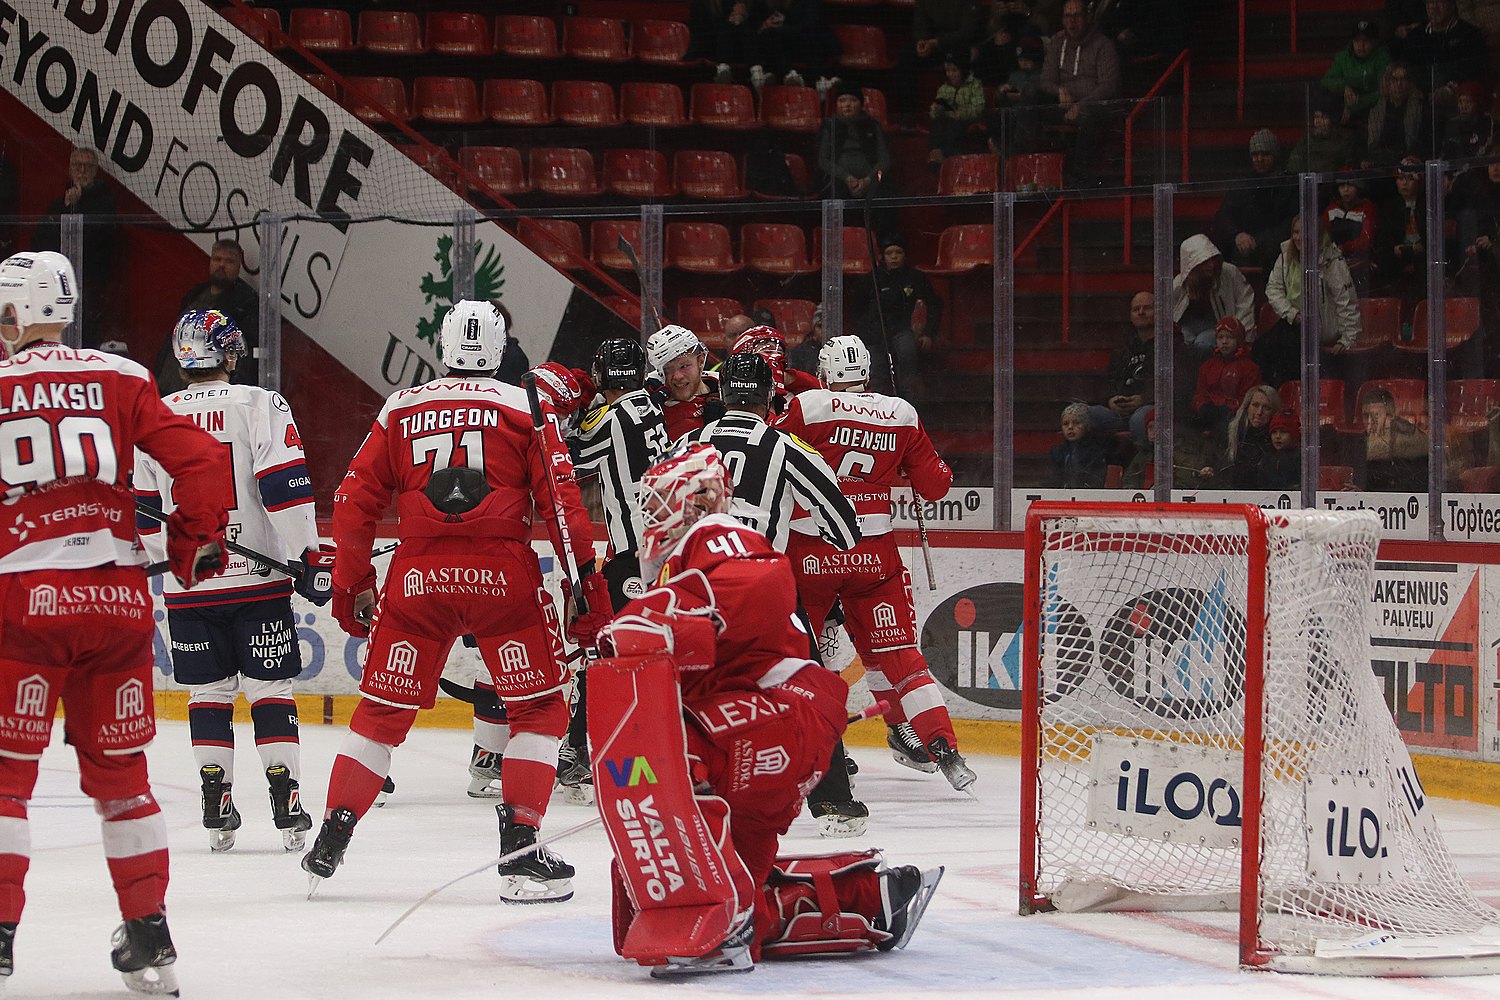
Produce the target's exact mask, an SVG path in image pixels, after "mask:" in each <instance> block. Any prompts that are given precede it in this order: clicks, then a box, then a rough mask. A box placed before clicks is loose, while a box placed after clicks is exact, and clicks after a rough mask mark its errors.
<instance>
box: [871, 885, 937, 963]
mask: <svg viewBox="0 0 1500 1000" xmlns="http://www.w3.org/2000/svg"><path fill="white" fill-rule="evenodd" d="M943 870H944V869H943V868H942V866H941V865H940V866H938V867H937V868H931V869H928V870H927V871H925V872H924V871H922V870H921V869H920V868H918V867H917V866H916V865H902V866H901V867H899V868H891V869H889V870H888V871H883V872H881V873H880V916H879V917H878V918H877V919H876V920H875V927H876V928H877V929H879V930H883V931H887V932H889V933H890V935H891V938H890V940H888V941H882V942H881V943H880V944H878V945H876V946H875V949H876V950H877V951H891V950H893V949H895V948H905V947H906V942H908V941H910V940H911V936H912V934H913V933H915V932H916V929H917V923H918V921H920V920H921V919H922V914H923V913H925V912H927V904H928V903H930V902H932V894H933V893H935V892H937V887H938V882H940V881H942V878H943Z"/></svg>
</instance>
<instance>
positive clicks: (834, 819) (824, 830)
mask: <svg viewBox="0 0 1500 1000" xmlns="http://www.w3.org/2000/svg"><path fill="white" fill-rule="evenodd" d="M867 826H868V823H867V822H866V818H865V817H864V816H852V817H845V816H819V817H818V836H820V837H826V838H828V839H829V840H841V839H843V838H845V837H858V836H861V835H863V834H864V832H865V829H866V828H867Z"/></svg>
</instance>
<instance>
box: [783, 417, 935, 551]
mask: <svg viewBox="0 0 1500 1000" xmlns="http://www.w3.org/2000/svg"><path fill="white" fill-rule="evenodd" d="M776 427H777V429H778V430H783V431H786V432H787V433H789V434H795V435H797V437H799V438H801V439H802V440H803V441H805V442H807V443H808V444H810V445H812V447H814V448H816V449H817V450H818V453H819V454H820V455H822V456H823V459H824V461H826V462H827V463H828V464H829V465H830V466H832V467H833V471H834V472H836V473H837V474H838V477H839V489H841V490H842V491H843V493H844V496H846V497H848V498H849V502H850V503H852V504H853V505H854V510H855V511H856V512H857V513H858V514H859V530H860V534H861V535H863V536H864V537H866V538H868V537H870V536H872V535H880V534H884V533H885V532H888V531H890V530H891V487H892V486H902V485H905V483H906V479H907V478H909V479H910V480H911V486H912V488H913V489H914V490H916V492H917V493H918V495H920V496H922V497H923V498H925V499H927V500H940V499H942V497H943V496H944V495H945V494H947V492H948V488H949V487H950V486H952V485H953V470H952V469H950V468H948V463H947V462H944V461H943V460H942V458H941V457H940V456H939V455H938V453H937V449H936V448H934V447H933V446H932V439H931V438H929V437H928V436H927V432H926V431H925V430H923V428H922V421H921V419H920V418H919V417H918V416H917V411H916V410H915V409H914V408H913V407H912V405H911V404H910V403H908V402H907V401H906V400H904V399H898V398H896V397H895V396H885V395H882V394H880V393H878V392H834V391H832V390H830V389H809V390H808V391H807V392H801V393H798V394H797V395H796V396H793V397H792V400H791V403H790V405H789V406H788V407H787V411H786V413H785V414H784V415H783V416H782V418H781V419H780V420H779V421H777V423H776ZM903 473H905V476H904V477H903V475H902V474H903ZM792 530H793V531H798V532H802V533H804V534H817V527H816V526H815V525H814V524H813V522H812V519H811V518H810V517H805V516H804V517H799V518H798V519H797V520H795V521H793V522H792Z"/></svg>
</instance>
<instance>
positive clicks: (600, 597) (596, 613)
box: [568, 562, 615, 646]
mask: <svg viewBox="0 0 1500 1000" xmlns="http://www.w3.org/2000/svg"><path fill="white" fill-rule="evenodd" d="M581 572H582V574H583V579H581V580H579V581H578V585H579V587H581V588H582V594H583V601H584V603H585V604H586V605H588V611H587V612H585V613H583V614H579V615H575V616H574V618H573V620H572V621H571V622H569V623H568V638H569V639H572V640H573V641H574V642H576V643H577V644H578V645H580V646H592V645H594V639H595V637H597V636H598V635H599V630H600V629H601V628H603V627H604V626H605V625H608V624H609V622H610V619H612V618H614V616H615V609H614V605H612V604H610V601H609V583H608V582H607V581H606V580H605V579H604V574H603V573H596V572H594V570H593V563H592V562H590V563H589V565H588V566H587V567H584V569H583V570H581ZM568 596H569V597H571V596H572V590H571V588H569V589H568ZM575 607H576V605H575Z"/></svg>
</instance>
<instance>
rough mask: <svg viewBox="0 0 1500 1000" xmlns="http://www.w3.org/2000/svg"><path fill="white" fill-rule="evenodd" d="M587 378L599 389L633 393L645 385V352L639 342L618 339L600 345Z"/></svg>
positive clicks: (625, 338) (624, 338)
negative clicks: (624, 390) (623, 390)
mask: <svg viewBox="0 0 1500 1000" xmlns="http://www.w3.org/2000/svg"><path fill="white" fill-rule="evenodd" d="M589 377H590V378H592V379H593V380H594V385H596V386H598V387H599V388H600V389H626V390H631V391H634V390H636V389H639V388H640V387H641V386H643V385H645V384H646V352H645V351H644V350H642V349H641V342H640V341H639V340H633V339H630V338H627V337H620V338H617V339H613V340H606V341H605V342H604V343H602V344H600V345H599V351H598V353H597V354H595V355H594V363H593V365H591V366H590V371H589Z"/></svg>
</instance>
